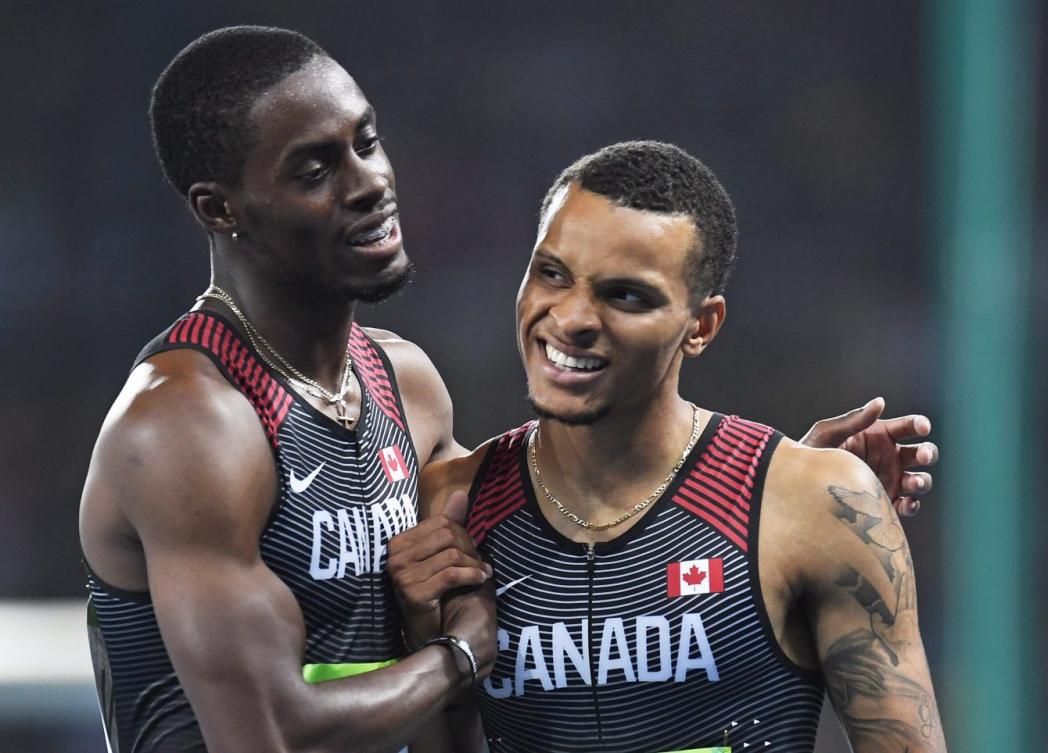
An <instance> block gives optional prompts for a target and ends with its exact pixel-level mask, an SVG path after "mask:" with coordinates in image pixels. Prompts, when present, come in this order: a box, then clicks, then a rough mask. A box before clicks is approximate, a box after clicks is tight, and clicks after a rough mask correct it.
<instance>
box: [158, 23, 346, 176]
mask: <svg viewBox="0 0 1048 753" xmlns="http://www.w3.org/2000/svg"><path fill="white" fill-rule="evenodd" d="M318 55H320V56H323V55H326V53H325V52H324V50H323V49H322V48H321V47H320V45H318V44H317V43H316V42H314V41H313V40H312V39H310V38H309V37H306V36H303V35H302V34H299V33H298V32H296V31H288V30H287V29H277V28H272V27H267V26H230V27H227V28H224V29H215V30H214V31H209V32H208V33H207V34H204V35H203V36H202V37H199V38H197V39H196V40H194V41H193V42H190V44H189V45H188V46H187V47H186V48H185V49H184V50H182V51H181V52H180V53H178V54H177V55H176V56H175V59H174V60H172V61H171V63H170V64H169V65H168V66H167V68H165V69H164V72H163V73H161V74H160V78H158V79H157V82H156V84H155V85H154V86H153V96H152V99H151V100H150V103H149V120H150V123H151V125H152V129H153V146H154V148H155V149H156V153H157V157H159V158H160V165H161V166H162V167H163V169H164V175H165V176H166V177H167V179H168V181H170V183H171V185H173V186H174V187H175V189H176V190H177V191H178V192H179V193H180V194H182V195H183V196H185V195H186V193H187V192H188V191H189V187H190V186H191V185H193V183H196V182H197V181H218V182H222V183H226V184H227V185H230V186H236V185H238V184H239V182H240V177H241V170H242V168H243V163H244V158H245V156H246V155H247V151H248V149H249V148H250V147H251V144H252V135H253V134H252V131H251V128H250V124H249V122H248V113H249V112H250V110H251V107H252V105H253V104H254V103H255V100H256V99H257V98H258V96H259V95H260V94H262V92H264V91H266V90H267V89H269V88H270V87H272V86H274V85H276V84H278V83H279V82H280V81H282V80H283V79H284V78H285V77H287V76H288V75H290V74H292V73H294V72H295V71H298V70H300V69H301V68H303V67H304V66H305V65H306V64H307V63H308V62H309V61H310V60H312V59H313V58H314V57H316V56H318Z"/></svg>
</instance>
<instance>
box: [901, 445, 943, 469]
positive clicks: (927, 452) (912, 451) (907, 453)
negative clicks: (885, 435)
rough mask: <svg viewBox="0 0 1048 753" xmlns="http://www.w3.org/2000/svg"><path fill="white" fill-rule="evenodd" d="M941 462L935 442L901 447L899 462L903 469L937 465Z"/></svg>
mask: <svg viewBox="0 0 1048 753" xmlns="http://www.w3.org/2000/svg"><path fill="white" fill-rule="evenodd" d="M938 460H939V448H938V446H936V444H935V443H934V442H921V443H920V444H904V445H899V461H900V462H901V463H902V466H903V468H915V467H917V466H929V465H935V463H936V462H937V461H938Z"/></svg>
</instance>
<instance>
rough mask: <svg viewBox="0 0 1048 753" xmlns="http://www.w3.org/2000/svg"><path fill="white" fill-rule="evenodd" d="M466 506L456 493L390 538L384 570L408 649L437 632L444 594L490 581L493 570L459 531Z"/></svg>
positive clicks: (464, 501) (465, 502)
mask: <svg viewBox="0 0 1048 753" xmlns="http://www.w3.org/2000/svg"><path fill="white" fill-rule="evenodd" d="M468 504H469V500H468V498H467V496H466V493H465V492H455V493H453V494H452V495H451V496H450V497H449V498H448V502H447V504H446V505H445V506H444V509H443V511H442V512H438V513H436V514H435V515H433V516H431V517H428V518H426V519H425V520H423V521H422V522H421V523H419V524H418V525H417V526H415V527H414V528H411V529H408V530H407V531H405V532H404V533H401V534H399V535H397V536H394V537H393V538H392V539H390V542H389V559H388V561H387V563H386V571H387V572H388V573H389V576H390V578H391V580H392V582H393V588H394V590H395V592H396V594H397V600H398V602H399V603H400V609H401V612H402V614H403V616H404V622H405V625H406V627H407V633H408V635H407V637H408V640H409V643H410V644H411V645H412V647H414V646H417V645H419V644H420V643H422V642H424V641H426V640H428V639H429V638H433V637H434V636H436V635H437V634H438V633H439V632H440V626H441V612H440V610H441V604H440V600H441V598H442V597H443V596H444V595H445V594H446V593H448V592H449V591H451V590H453V589H457V588H460V587H463V586H478V585H480V584H482V583H484V582H485V581H486V580H488V579H489V578H490V577H491V567H490V566H489V565H487V564H486V563H485V562H484V561H483V560H482V559H481V558H480V555H479V554H478V553H477V549H476V547H475V546H474V545H473V540H472V539H471V538H470V536H469V534H468V533H467V532H466V530H465V529H464V528H463V527H462V524H463V522H464V521H465V518H466V508H467V506H468ZM462 637H465V636H462Z"/></svg>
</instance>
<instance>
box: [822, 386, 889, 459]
mask: <svg viewBox="0 0 1048 753" xmlns="http://www.w3.org/2000/svg"><path fill="white" fill-rule="evenodd" d="M882 413H884V398H883V397H875V398H874V399H873V400H871V401H870V402H868V403H866V405H864V406H862V407H861V408H856V409H854V410H850V411H848V412H847V413H845V414H843V415H840V416H835V417H833V418H824V419H823V420H822V421H817V422H816V423H815V425H814V426H813V427H811V430H810V431H809V432H808V434H807V435H806V436H805V438H804V443H805V444H807V445H810V446H812V447H840V446H841V445H842V444H843V443H844V441H845V440H846V439H848V438H849V437H851V436H854V435H856V434H858V433H859V432H861V431H864V430H865V429H868V428H870V427H871V426H873V424H874V422H875V421H876V420H877V419H878V418H880V416H881V414H882Z"/></svg>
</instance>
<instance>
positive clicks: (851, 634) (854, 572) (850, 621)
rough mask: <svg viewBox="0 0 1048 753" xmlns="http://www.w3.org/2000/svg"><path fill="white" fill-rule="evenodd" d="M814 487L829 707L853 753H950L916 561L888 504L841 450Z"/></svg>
mask: <svg viewBox="0 0 1048 753" xmlns="http://www.w3.org/2000/svg"><path fill="white" fill-rule="evenodd" d="M817 465H818V466H820V467H819V468H818V469H817V471H816V473H815V474H814V477H815V478H816V479H818V483H817V484H816V485H815V486H814V487H810V491H811V493H812V494H814V495H816V498H815V499H814V501H813V505H812V508H811V509H812V516H813V521H812V522H813V525H812V530H813V533H814V534H815V535H817V536H818V537H819V541H820V545H819V546H818V547H816V548H814V550H813V556H811V557H810V558H808V559H807V561H806V563H805V565H806V567H807V571H806V572H805V574H804V593H805V597H806V605H807V609H808V620H809V624H810V626H811V630H812V636H813V638H814V642H815V648H816V652H817V656H818V660H819V663H820V665H821V668H822V673H823V676H824V678H825V681H826V684H827V688H828V690H829V694H830V700H831V701H832V702H833V705H834V707H835V708H836V710H837V713H838V715H839V717H840V719H841V721H842V723H843V725H844V728H845V730H846V732H847V734H848V738H849V740H850V741H851V743H852V746H853V748H854V750H855V751H856V753H900V752H901V751H909V752H910V753H917V752H918V751H929V752H931V751H936V752H942V751H945V750H946V744H945V741H944V739H943V732H942V728H941V726H940V723H939V712H938V708H937V705H936V702H935V694H934V691H933V689H932V683H931V677H930V675H929V672H928V664H927V660H926V658H925V654H924V646H923V644H922V642H921V636H920V631H919V630H918V625H917V604H916V591H915V588H914V578H913V563H912V562H911V560H910V553H909V548H908V546H907V543H906V537H905V534H904V533H903V531H902V527H901V525H900V524H899V521H898V519H897V517H896V516H895V514H894V511H893V509H892V505H891V500H889V498H888V496H887V494H885V492H884V490H883V488H882V487H881V485H880V483H879V482H878V481H877V479H876V478H875V477H874V476H873V474H872V473H871V472H870V471H869V470H868V469H867V468H865V467H863V466H862V465H861V464H860V463H859V462H858V461H857V460H856V459H854V458H850V457H847V456H844V455H843V454H842V453H836V452H835V453H830V454H829V455H828V456H824V457H823V458H820V460H819V461H818V463H817Z"/></svg>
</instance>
